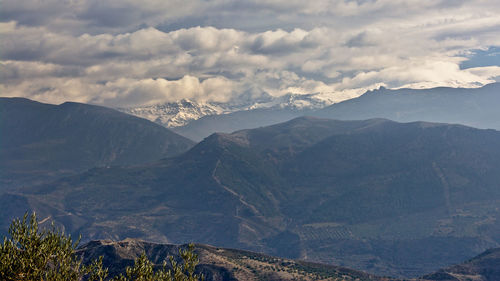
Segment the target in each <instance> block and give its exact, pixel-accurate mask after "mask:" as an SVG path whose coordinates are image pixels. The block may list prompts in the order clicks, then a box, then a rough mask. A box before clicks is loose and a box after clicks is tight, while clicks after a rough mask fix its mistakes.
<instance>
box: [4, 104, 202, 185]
mask: <svg viewBox="0 0 500 281" xmlns="http://www.w3.org/2000/svg"><path fill="white" fill-rule="evenodd" d="M0 133H1V138H0V183H1V185H2V186H3V187H5V186H13V185H18V184H21V183H28V182H29V181H30V180H31V179H33V180H35V181H39V180H40V179H43V178H45V179H53V178H57V177H58V176H61V175H69V174H74V173H78V172H82V171H85V170H87V169H90V168H94V167H104V166H110V165H137V164H143V163H146V162H151V161H154V160H159V159H161V158H164V157H167V156H173V155H176V154H179V153H181V152H184V151H186V150H187V149H189V148H190V147H191V146H193V144H194V143H193V142H192V141H191V140H189V139H187V138H185V137H182V136H180V135H177V134H176V133H174V132H172V131H170V130H168V129H166V128H164V127H162V126H159V125H157V124H154V123H152V122H149V121H147V120H144V119H140V118H137V117H134V116H131V115H127V114H124V113H121V112H118V111H116V110H113V109H109V108H105V107H101V106H95V105H87V104H81V103H73V102H66V103H63V104H61V105H50V104H43V103H39V102H35V101H31V100H28V99H23V98H0ZM0 192H1V190H0Z"/></svg>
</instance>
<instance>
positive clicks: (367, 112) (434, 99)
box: [131, 83, 500, 141]
mask: <svg viewBox="0 0 500 281" xmlns="http://www.w3.org/2000/svg"><path fill="white" fill-rule="evenodd" d="M334 102H335V100H334V99H333V98H331V99H326V100H324V99H323V100H322V99H321V98H319V97H318V96H317V95H315V94H311V95H288V96H283V97H281V98H275V100H274V101H273V102H268V103H266V102H265V101H261V102H260V103H257V105H256V106H248V105H247V106H243V107H233V108H231V109H230V110H219V111H217V112H216V113H211V112H206V113H205V114H199V115H196V116H194V117H192V118H188V119H184V121H183V122H180V123H177V124H176V125H175V126H173V127H172V129H173V130H174V131H176V132H178V133H179V134H181V135H184V136H186V137H189V138H190V139H193V140H196V141H200V140H202V139H203V138H205V137H207V136H209V135H210V134H212V133H214V132H223V133H231V132H234V131H237V130H242V129H251V128H257V127H262V126H269V125H272V124H277V123H281V122H286V121H288V120H291V119H293V118H296V117H300V116H305V115H309V116H316V117H320V118H329V119H340V120H364V119H370V118H386V119H390V120H394V121H399V122H411V121H428V122H442V123H454V124H464V125H468V126H472V127H478V128H491V129H497V130H500V121H499V120H500V112H499V111H498V110H497V108H499V107H500V83H493V84H489V85H485V86H483V87H482V88H472V89H465V88H446V87H441V88H433V89H397V90H389V89H385V88H380V89H378V90H373V91H368V92H366V93H364V94H363V95H361V96H359V97H357V98H353V99H348V100H345V101H342V102H338V103H334ZM182 112H183V111H182V110H180V111H179V115H182ZM131 113H132V112H131ZM132 114H134V113H132ZM168 118H170V117H168ZM153 119H154V118H153ZM150 120H152V119H150ZM159 123H161V124H163V125H166V126H167V127H168V126H170V125H168V124H167V123H165V122H159ZM179 125H181V126H179Z"/></svg>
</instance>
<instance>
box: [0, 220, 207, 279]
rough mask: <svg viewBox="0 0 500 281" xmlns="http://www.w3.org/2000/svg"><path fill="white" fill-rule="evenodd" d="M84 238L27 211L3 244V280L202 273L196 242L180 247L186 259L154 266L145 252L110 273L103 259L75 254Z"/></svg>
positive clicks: (0, 272)
mask: <svg viewBox="0 0 500 281" xmlns="http://www.w3.org/2000/svg"><path fill="white" fill-rule="evenodd" d="M79 241H80V239H77V240H76V241H73V239H72V238H71V236H69V235H65V233H64V232H62V231H60V230H57V229H56V228H55V227H54V225H52V228H50V229H40V228H39V225H38V220H37V218H36V214H35V213H33V214H32V215H28V213H26V214H25V215H24V217H23V219H22V220H21V219H15V220H14V221H13V222H12V224H11V225H10V228H9V237H4V239H3V243H2V244H0V280H5V281H11V280H12V281H24V280H26V281H32V280H42V281H59V280H61V281H63V280H64V281H73V280H74V281H77V280H88V281H104V280H114V281H197V280H203V276H202V275H198V274H195V267H196V265H197V264H198V256H197V255H196V254H195V253H194V251H193V250H194V245H192V244H190V245H189V247H188V249H185V250H182V249H181V250H179V254H180V257H181V258H182V261H183V262H182V263H178V262H176V261H175V260H174V258H173V257H170V264H168V263H167V261H164V263H163V267H162V268H161V269H159V270H156V271H155V270H154V264H153V263H152V262H151V261H150V260H149V259H148V257H147V256H146V255H145V254H142V255H141V256H140V257H139V258H138V259H136V260H135V263H134V266H133V267H127V268H126V270H125V273H124V274H123V273H122V274H120V275H119V276H115V277H110V276H108V269H107V268H104V267H103V259H102V257H100V258H99V259H96V260H93V261H92V262H91V263H90V264H89V265H84V264H83V263H82V261H81V259H79V258H78V257H77V255H76V254H75V250H76V248H77V247H78V244H79Z"/></svg>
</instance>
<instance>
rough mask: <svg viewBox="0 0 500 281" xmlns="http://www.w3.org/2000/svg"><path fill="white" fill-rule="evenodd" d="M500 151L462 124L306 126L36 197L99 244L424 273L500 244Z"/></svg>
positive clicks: (106, 173) (232, 140) (84, 178)
mask: <svg viewBox="0 0 500 281" xmlns="http://www.w3.org/2000/svg"><path fill="white" fill-rule="evenodd" d="M499 147H500V132H498V131H494V130H479V129H473V128H469V127H465V126H460V125H448V124H430V123H423V122H416V123H408V124H400V123H396V122H392V121H388V120H383V119H372V120H366V121H335V120H324V119H316V118H298V119H295V120H292V121H289V122H287V123H283V124H278V125H275V126H271V127H265V128H259V129H254V130H243V131H239V132H235V133H233V134H214V135H212V136H210V137H208V138H206V139H205V140H204V141H202V142H201V143H199V144H197V145H196V146H194V147H193V148H192V149H191V150H189V151H188V152H186V153H184V154H182V155H179V156H177V157H174V158H169V159H164V160H162V161H159V162H157V163H153V164H148V165H143V166H138V167H129V168H119V167H115V168H102V169H94V170H91V171H88V172H87V173H84V174H81V175H78V176H73V177H69V178H65V179H62V180H60V181H58V182H54V183H51V184H50V185H42V186H38V187H36V188H27V189H25V190H24V193H25V194H26V197H27V200H28V201H29V202H30V204H32V205H33V206H35V205H36V206H41V207H43V208H45V209H44V210H48V211H46V213H45V216H48V215H52V213H50V212H51V211H50V210H51V209H49V207H50V208H52V209H54V210H59V212H62V211H64V212H65V213H64V214H65V216H59V217H56V216H55V215H53V216H52V217H53V218H54V219H55V220H56V221H59V222H60V223H62V224H64V225H65V226H66V227H67V230H68V231H69V232H71V233H75V234H76V233H82V234H83V235H84V237H88V238H90V239H97V238H112V239H122V238H126V237H142V238H147V239H149V240H156V241H170V242H175V243H184V242H188V241H194V242H199V243H210V244H216V245H220V246H224V247H238V248H245V249H251V250H257V251H265V252H267V253H270V254H273V255H281V256H287V257H293V258H297V257H300V258H304V259H308V260H312V261H320V262H324V263H334V264H338V265H343V266H348V267H352V268H357V269H363V270H368V271H369V272H374V273H379V274H383V275H392V276H407V277H408V276H419V275H422V274H424V273H426V272H432V271H434V270H437V269H438V268H441V267H445V266H448V265H450V264H453V263H457V262H459V261H462V260H464V259H465V258H468V257H470V256H473V255H475V254H478V253H479V252H481V251H483V250H485V249H487V248H492V247H498V246H499V245H500V244H499V243H500V235H498V233H500V232H499V229H500V224H499V223H498V222H499V221H500V211H499V210H498V204H499V202H500V186H499V184H498V183H499V182H500V150H499V149H498V148H499ZM41 207H40V208H41ZM60 218H64V221H61V219H60ZM90 218H92V219H90Z"/></svg>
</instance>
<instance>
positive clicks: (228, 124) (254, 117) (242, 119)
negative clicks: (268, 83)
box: [172, 108, 313, 141]
mask: <svg viewBox="0 0 500 281" xmlns="http://www.w3.org/2000/svg"><path fill="white" fill-rule="evenodd" d="M312 112H313V110H298V109H289V108H270V109H266V108H259V109H250V110H242V111H237V112H233V113H228V114H221V115H208V116H204V117H202V118H200V119H197V120H193V121H190V122H189V123H188V124H187V125H185V126H181V127H176V128H172V130H173V131H174V132H176V133H179V134H181V135H183V136H186V137H188V138H190V139H192V140H196V141H201V140H202V139H204V138H206V137H207V136H209V135H211V134H213V133H215V132H220V133H230V132H234V131H237V130H242V129H250V128H257V127H262V126H269V125H272V124H277V123H281V122H285V121H288V120H290V119H293V118H297V117H299V116H303V115H307V114H311V113H312Z"/></svg>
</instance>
